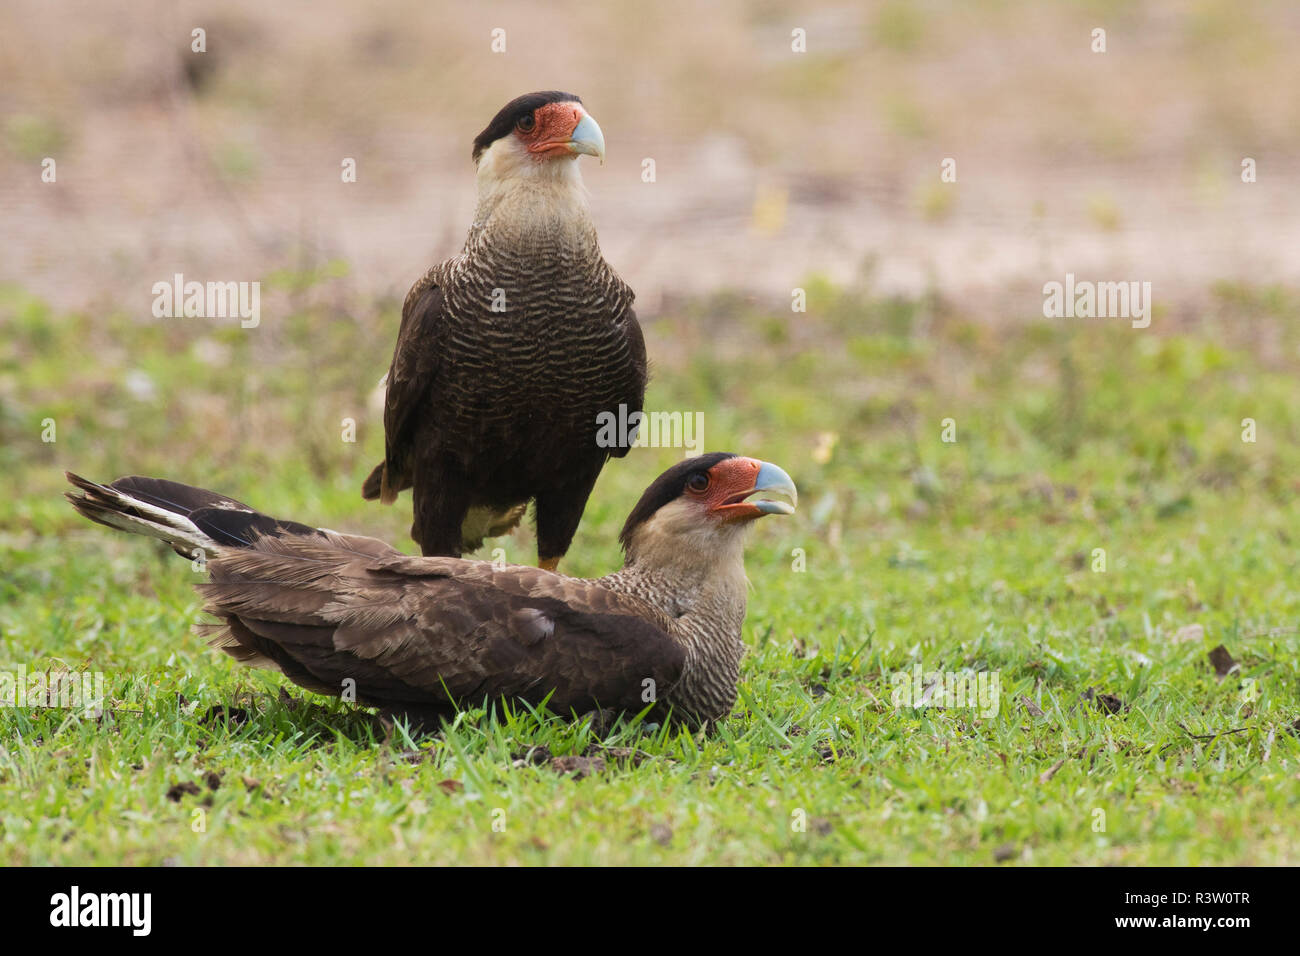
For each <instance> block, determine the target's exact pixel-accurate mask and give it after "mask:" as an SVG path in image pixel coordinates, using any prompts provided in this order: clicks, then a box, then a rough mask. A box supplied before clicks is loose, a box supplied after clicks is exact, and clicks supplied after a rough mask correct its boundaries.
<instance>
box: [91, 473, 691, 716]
mask: <svg viewBox="0 0 1300 956" xmlns="http://www.w3.org/2000/svg"><path fill="white" fill-rule="evenodd" d="M69 477H70V480H71V481H72V482H73V483H74V484H75V485H77V487H78V488H80V489H82V491H83V492H85V494H84V495H80V496H78V495H69V497H70V498H71V500H72V502H73V504H74V505H75V506H76V507H77V509H78V510H79V511H81V512H82V513H83V514H86V515H87V516H88V517H91V518H93V519H94V520H97V521H100V522H101V523H104V524H108V525H109V526H111V527H118V528H121V529H122V530H129V531H134V532H137V533H144V534H150V535H153V536H155V537H163V538H164V539H165V540H171V539H172V538H173V537H175V536H177V535H180V534H182V533H183V534H184V535H187V536H188V537H187V538H183V539H182V540H181V545H182V546H181V547H177V550H178V551H181V553H182V554H186V553H188V552H187V549H186V547H184V546H185V545H189V544H194V545H196V546H199V547H203V548H204V549H205V550H206V551H207V552H208V553H209V555H210V557H209V559H208V572H209V575H210V581H209V582H208V583H205V584H201V585H199V586H198V587H199V590H200V592H201V593H202V595H203V598H204V608H205V610H206V611H207V612H208V613H210V614H213V615H214V616H216V617H217V618H218V620H220V621H221V622H222V623H221V624H220V625H215V626H209V627H208V628H207V631H208V633H209V635H210V636H211V637H212V643H213V644H214V646H217V647H219V648H221V649H222V650H224V651H225V652H226V653H228V654H230V655H231V656H233V657H235V658H236V659H238V660H241V661H245V662H247V663H252V664H261V665H268V664H269V665H273V666H276V667H278V669H280V670H281V671H282V672H283V673H284V674H285V676H287V677H288V678H289V679H290V680H292V681H294V682H295V683H297V684H299V685H300V686H303V687H306V688H308V689H309V690H313V691H316V692H319V693H326V694H333V695H340V694H343V693H344V691H345V690H346V689H347V688H348V686H349V685H347V684H346V683H345V682H347V681H349V680H350V681H352V682H353V683H352V685H351V686H352V687H354V688H355V692H356V699H357V700H358V701H359V702H361V703H369V704H374V705H379V706H384V707H389V708H396V709H399V710H400V709H401V708H402V707H403V706H407V705H410V706H418V707H422V708H435V709H436V708H440V707H441V708H447V709H450V708H451V707H454V706H456V705H458V704H476V703H480V702H482V701H483V700H484V699H485V698H486V699H496V698H507V697H508V698H522V699H524V700H527V701H529V702H530V703H534V704H540V703H541V702H542V701H543V700H545V699H546V698H547V697H548V696H549V697H550V706H551V707H552V709H554V710H556V711H557V712H560V713H566V712H568V711H570V710H578V711H582V710H585V709H591V708H592V707H596V706H603V707H614V708H619V709H632V710H639V709H641V707H642V706H643V705H642V702H641V689H642V686H643V682H644V681H645V680H647V679H648V680H653V681H654V682H655V686H656V687H657V688H659V689H660V690H661V691H662V690H663V689H666V688H668V687H670V686H671V685H672V684H673V683H675V682H676V681H677V679H678V678H679V677H680V675H681V669H682V666H683V663H684V652H683V651H682V650H681V648H680V647H679V646H678V645H677V644H676V643H675V642H674V641H673V640H672V639H671V638H670V637H669V636H668V634H667V633H666V629H667V625H668V622H667V621H666V619H664V618H662V616H661V615H659V613H658V612H656V611H654V610H652V609H651V608H650V607H649V606H648V605H644V604H642V603H641V602H640V601H639V600H638V599H636V598H634V597H631V596H629V595H621V594H617V593H614V592H611V591H609V590H608V589H606V588H603V587H602V586H600V585H599V584H597V583H595V582H590V581H582V580H577V579H572V578H564V577H561V576H559V575H555V574H551V573H549V572H544V571H540V570H538V569H535V568H505V569H498V568H496V567H494V566H493V565H491V564H489V563H486V562H475V561H461V560H458V559H452V558H412V557H408V556H406V555H403V554H401V553H400V552H398V551H396V550H395V549H393V548H391V547H389V546H388V545H385V544H383V543H382V542H380V541H377V540H375V539H372V538H365V537H360V536H355V535H343V534H338V533H335V532H330V531H323V530H320V529H316V528H311V527H309V526H307V525H300V524H297V523H295V522H285V521H278V520H276V519H274V518H271V517H269V516H267V515H264V514H260V513H258V512H255V511H253V510H252V509H249V508H247V506H245V505H242V504H240V503H239V502H236V501H234V500H233V499H229V498H224V497H223V496H220V495H214V494H212V493H211V492H205V491H203V490H201V489H195V488H190V487H189V486H186V485H178V484H176V483H173V482H167V483H162V484H142V483H141V482H150V481H153V480H152V479H136V478H132V479H124V480H122V481H120V482H114V483H113V484H112V485H109V486H103V485H97V484H95V483H93V482H88V481H86V480H85V479H79V478H76V477H75V476H69ZM137 495H138V496H139V497H137ZM146 496H147V500H146ZM172 509H175V510H172ZM169 516H176V517H177V518H179V519H183V520H184V522H185V523H188V524H189V526H190V527H192V528H193V529H194V530H193V531H189V530H186V529H185V528H184V527H183V525H182V530H181V531H177V530H176V529H175V528H173V527H172V526H171V525H170V524H169V522H170V521H172V518H171V517H169ZM128 519H129V520H128ZM176 523H177V524H181V522H180V521H177V522H176ZM169 535H170V536H171V537H168V536H169ZM174 546H175V545H174Z"/></svg>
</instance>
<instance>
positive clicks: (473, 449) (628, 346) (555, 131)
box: [362, 92, 646, 570]
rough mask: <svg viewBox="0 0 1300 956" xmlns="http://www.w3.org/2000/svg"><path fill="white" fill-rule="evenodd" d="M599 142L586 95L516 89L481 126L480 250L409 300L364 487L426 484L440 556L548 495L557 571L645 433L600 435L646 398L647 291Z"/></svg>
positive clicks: (440, 270) (417, 523)
mask: <svg viewBox="0 0 1300 956" xmlns="http://www.w3.org/2000/svg"><path fill="white" fill-rule="evenodd" d="M584 154H586V155H589V156H597V157H599V158H600V160H601V162H604V158H605V139H604V137H603V136H602V135H601V132H600V127H599V126H597V125H596V121H595V120H594V119H592V118H591V116H589V115H588V114H587V112H586V110H585V109H583V106H582V101H581V100H579V99H578V97H576V96H574V95H572V94H571V93H559V92H545V93H529V94H527V95H526V96H521V97H518V98H517V99H514V100H511V101H510V102H509V103H507V104H506V105H505V107H504V108H502V110H501V111H500V112H499V113H497V115H496V116H495V117H494V118H493V120H492V122H491V123H489V124H488V126H487V129H485V130H483V132H482V133H480V134H479V135H478V137H477V138H476V139H475V140H474V151H473V157H474V162H475V163H476V164H477V167H478V207H477V209H476V210H475V213H474V223H473V225H472V226H470V230H469V237H468V238H467V239H466V240H465V248H464V249H463V250H462V251H461V252H460V253H459V254H458V255H455V256H453V257H452V258H450V259H448V260H447V261H446V262H442V263H440V264H438V265H436V266H434V267H433V268H432V269H430V270H429V271H428V273H426V274H425V276H424V278H422V279H420V281H419V282H417V283H416V284H415V285H414V286H412V287H411V291H410V292H409V293H408V294H407V296H406V302H405V304H404V305H403V306H402V325H401V330H400V331H399V332H398V336H397V348H396V351H395V352H394V353H393V363H392V367H391V368H390V369H389V372H388V394H387V398H386V400H385V405H384V440H385V446H384V461H383V463H382V464H380V465H379V466H377V467H376V468H375V469H374V471H373V472H371V474H370V476H369V477H368V478H367V479H366V481H365V484H364V486H363V488H362V495H363V496H364V497H365V498H367V499H374V498H378V499H379V500H380V501H382V502H383V503H385V504H391V503H392V502H393V501H395V500H396V499H397V493H398V492H400V491H402V490H404V489H406V488H410V489H412V495H413V497H414V521H413V523H412V525H411V537H412V538H414V539H415V541H416V543H417V544H419V545H420V549H421V550H422V551H423V553H424V554H426V555H451V556H453V557H458V556H459V555H461V554H462V553H463V552H466V551H473V550H474V549H476V548H478V547H479V546H480V545H481V544H482V543H483V539H484V538H485V537H493V536H495V535H499V534H504V533H506V532H507V531H509V530H510V529H511V528H513V527H514V526H515V525H517V524H518V523H519V521H520V519H521V518H522V517H523V514H524V511H525V509H526V508H527V505H528V502H529V501H535V502H536V522H537V556H538V559H539V563H540V564H541V566H542V567H543V568H546V569H548V570H553V569H554V568H555V567H556V565H557V564H559V561H560V558H561V557H563V556H564V554H565V552H566V551H567V550H568V549H569V544H570V542H572V540H573V534H574V532H575V531H576V530H577V528H578V522H579V521H580V520H581V519H582V512H583V509H584V508H585V507H586V504H587V498H588V496H590V494H591V489H592V487H593V486H594V485H595V483H596V478H597V476H598V475H599V474H600V470H601V468H603V467H604V465H605V461H606V460H607V459H608V458H609V456H610V455H613V456H614V457H616V458H621V457H623V456H624V455H626V454H627V452H628V449H629V446H630V441H631V439H630V438H629V440H628V443H626V444H622V445H619V446H616V447H602V445H601V443H600V442H598V440H597V438H598V431H599V429H598V421H597V420H598V416H600V415H601V414H602V413H611V414H613V415H615V416H617V415H618V414H619V412H620V406H624V408H625V409H626V413H627V414H629V415H630V414H631V413H632V412H640V411H641V407H642V403H643V401H644V399H645V386H646V355H645V341H644V339H643V338H642V336H641V327H640V325H638V324H637V320H636V314H635V313H634V312H633V311H632V299H633V294H632V290H631V289H629V288H628V286H627V285H626V284H625V283H624V282H623V280H622V279H620V278H619V277H618V275H617V274H616V273H615V272H614V270H613V269H611V268H610V267H609V265H608V264H607V263H606V262H605V260H604V258H602V256H601V254H600V246H599V244H598V243H597V241H596V228H595V226H594V225H593V224H592V221H591V214H590V212H589V211H588V208H587V196H586V189H585V187H584V186H583V183H582V176H581V174H580V173H579V171H578V163H577V159H578V157H579V156H581V155H584ZM619 420H623V419H621V418H620V419H619ZM633 420H635V419H633Z"/></svg>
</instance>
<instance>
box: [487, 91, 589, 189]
mask: <svg viewBox="0 0 1300 956" xmlns="http://www.w3.org/2000/svg"><path fill="white" fill-rule="evenodd" d="M473 155H474V162H475V163H476V164H477V165H478V167H479V169H480V171H488V172H491V173H492V174H493V175H494V176H495V177H496V178H506V177H508V176H512V175H526V174H529V173H545V172H551V171H554V170H556V169H557V164H558V168H559V169H563V168H565V167H567V166H568V165H569V164H570V163H571V161H572V160H575V159H577V158H578V157H579V156H583V155H586V156H595V157H597V158H598V159H599V160H600V161H601V163H602V164H603V163H604V162H605V137H604V135H603V134H602V133H601V131H600V126H598V125H597V123H596V121H595V120H594V119H593V118H592V117H591V115H590V114H588V112H587V111H586V109H585V108H583V105H582V100H580V99H578V97H576V96H574V95H573V94H572V93H561V92H559V91H556V90H548V91H545V92H541V93H526V94H524V95H523V96H519V97H516V98H515V99H513V100H511V101H510V102H509V103H507V104H506V105H505V106H503V107H502V108H501V110H500V111H499V112H498V113H497V115H496V116H494V117H493V118H492V122H491V123H489V124H488V125H487V128H486V129H485V130H483V132H481V133H479V134H478V136H477V137H476V138H475V140H474V153H473Z"/></svg>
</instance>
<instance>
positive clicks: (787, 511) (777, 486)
mask: <svg viewBox="0 0 1300 956" xmlns="http://www.w3.org/2000/svg"><path fill="white" fill-rule="evenodd" d="M754 491H756V492H758V491H773V492H779V493H781V494H783V495H786V496H787V497H788V498H789V499H790V500H789V501H788V502H785V501H769V500H767V499H765V498H759V499H758V500H757V501H750V502H749V504H751V505H753V506H754V507H755V508H757V509H758V510H759V511H761V512H763V514H765V515H792V514H794V509H795V506H796V505H797V504H799V492H798V491H797V490H796V489H795V486H794V479H792V478H791V477H790V476H789V475H787V474H786V473H785V472H784V471H782V470H781V469H780V468H778V467H777V466H776V465H774V464H772V463H771V462H770V461H765V462H763V463H762V467H760V468H759V469H758V474H757V475H755V476H754Z"/></svg>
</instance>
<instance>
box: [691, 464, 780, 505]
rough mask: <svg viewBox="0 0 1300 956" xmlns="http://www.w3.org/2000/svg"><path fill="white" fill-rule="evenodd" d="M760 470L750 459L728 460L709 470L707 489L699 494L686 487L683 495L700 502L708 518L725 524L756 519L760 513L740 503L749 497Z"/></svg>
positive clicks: (747, 503)
mask: <svg viewBox="0 0 1300 956" xmlns="http://www.w3.org/2000/svg"><path fill="white" fill-rule="evenodd" d="M762 466H763V463H762V462H761V461H757V460H755V459H753V458H728V459H726V460H725V461H720V462H718V463H717V464H716V465H714V466H713V467H712V468H710V469H709V472H708V475H709V486H708V488H705V489H704V490H702V491H697V490H696V489H694V488H692V487H690V486H689V485H688V486H687V489H686V493H687V494H688V495H690V496H691V497H697V498H699V499H700V500H702V501H703V502H704V504H705V507H706V508H707V509H708V512H709V514H711V515H714V516H716V517H719V518H722V519H723V520H726V521H735V520H740V519H744V518H757V517H760V516H761V515H762V514H763V512H762V511H761V510H759V508H757V507H756V506H755V505H752V504H750V503H749V502H748V501H745V500H744V499H745V498H746V497H747V496H749V495H751V494H753V493H754V492H755V491H756V490H757V489H756V488H755V487H754V479H755V478H756V477H757V476H758V470H759V469H760V468H761V467H762Z"/></svg>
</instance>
